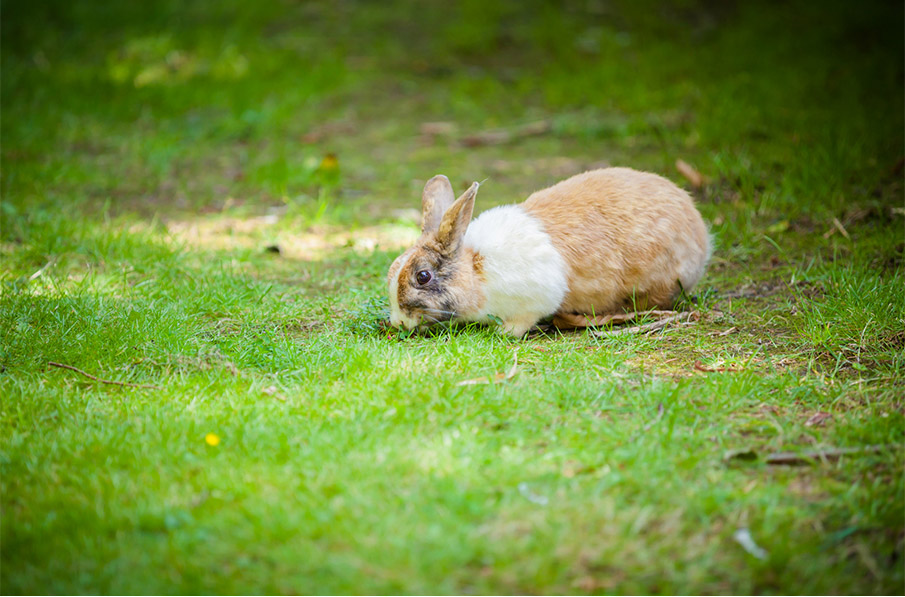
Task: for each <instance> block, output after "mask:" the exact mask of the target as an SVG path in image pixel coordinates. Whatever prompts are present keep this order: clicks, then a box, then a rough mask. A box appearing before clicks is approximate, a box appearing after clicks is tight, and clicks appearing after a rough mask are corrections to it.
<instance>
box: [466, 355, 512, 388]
mask: <svg viewBox="0 0 905 597" xmlns="http://www.w3.org/2000/svg"><path fill="white" fill-rule="evenodd" d="M512 356H513V359H512V367H510V368H509V371H507V372H506V373H495V374H494V375H489V376H487V377H476V378H474V379H466V380H463V381H460V382H459V383H457V384H456V385H457V386H478V385H492V384H497V383H503V382H504V381H509V380H510V379H512V378H513V377H515V374H516V373H518V350H516V351H515V353H514V354H513V355H512Z"/></svg>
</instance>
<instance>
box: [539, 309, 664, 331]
mask: <svg viewBox="0 0 905 597" xmlns="http://www.w3.org/2000/svg"><path fill="white" fill-rule="evenodd" d="M675 314H676V311H657V310H653V311H632V312H631V313H611V314H609V315H593V316H588V315H579V314H578V313H557V314H556V315H554V316H553V325H554V326H556V327H557V328H559V329H561V330H566V329H571V328H592V327H598V326H602V325H606V324H608V323H625V322H627V321H631V320H633V319H636V318H637V317H640V316H642V315H644V316H647V315H650V316H653V317H665V316H667V315H675Z"/></svg>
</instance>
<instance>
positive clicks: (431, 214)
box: [421, 174, 456, 234]
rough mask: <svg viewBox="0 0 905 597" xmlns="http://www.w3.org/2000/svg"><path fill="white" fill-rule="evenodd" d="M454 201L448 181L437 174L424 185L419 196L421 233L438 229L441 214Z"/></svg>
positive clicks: (454, 197) (441, 217) (454, 196)
mask: <svg viewBox="0 0 905 597" xmlns="http://www.w3.org/2000/svg"><path fill="white" fill-rule="evenodd" d="M455 200H456V195H455V194H454V193H453V188H452V185H451V184H449V179H448V178H446V177H445V176H443V175H442V174H438V175H437V176H435V177H433V178H432V179H430V180H429V181H427V184H425V185H424V192H423V193H422V194H421V233H422V234H426V233H428V232H434V231H435V230H437V229H438V228H440V221H441V220H442V219H443V213H444V212H445V211H446V210H447V209H449V207H450V206H451V205H452V204H453V202H454V201H455Z"/></svg>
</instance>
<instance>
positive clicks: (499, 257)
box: [464, 205, 569, 336]
mask: <svg viewBox="0 0 905 597" xmlns="http://www.w3.org/2000/svg"><path fill="white" fill-rule="evenodd" d="M464 245H465V246H466V247H468V248H470V249H472V250H473V251H475V252H477V253H478V254H480V256H481V257H482V258H483V268H484V279H485V286H484V296H485V303H484V305H483V308H482V310H481V313H479V314H477V316H476V317H474V319H475V320H478V321H481V320H486V319H487V316H488V315H494V316H496V317H499V318H500V319H502V320H503V327H504V328H505V329H506V330H507V331H509V332H511V333H513V334H514V335H516V336H520V335H522V334H524V333H525V332H526V331H527V330H528V329H529V328H530V327H531V326H532V325H534V324H535V323H536V322H537V320H538V319H541V318H543V317H546V316H548V315H551V314H553V313H554V312H556V310H557V309H558V308H559V306H560V305H561V304H562V301H563V299H564V298H565V296H566V293H567V292H568V290H569V285H568V272H567V269H566V268H567V266H566V262H565V260H564V259H563V257H562V255H560V254H559V251H557V250H556V248H555V247H554V246H553V242H552V240H551V238H550V235H549V234H547V233H546V232H544V229H543V225H542V224H541V223H540V222H539V221H538V220H537V219H536V218H535V217H533V216H531V215H529V214H528V213H526V212H525V210H524V209H522V207H521V206H520V205H504V206H501V207H495V208H493V209H490V210H488V211H486V212H484V213H483V214H481V215H480V216H479V217H478V218H477V219H476V220H474V221H473V222H471V224H470V225H469V226H468V230H467V232H466V233H465V239H464Z"/></svg>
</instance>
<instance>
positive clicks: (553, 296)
mask: <svg viewBox="0 0 905 597" xmlns="http://www.w3.org/2000/svg"><path fill="white" fill-rule="evenodd" d="M478 187H479V184H478V183H477V182H475V183H473V184H472V185H471V187H470V188H469V189H468V190H467V191H465V193H463V194H462V196H460V197H459V198H458V199H456V198H455V194H454V193H453V189H452V185H450V183H449V179H447V178H446V177H445V176H443V175H438V176H434V177H433V178H431V179H430V180H429V181H427V184H426V185H425V186H424V192H423V194H422V197H421V206H422V216H423V220H422V226H421V237H420V238H419V239H418V241H417V242H416V244H415V246H413V247H411V248H410V249H409V250H407V251H405V252H404V253H403V254H402V255H400V256H399V257H398V258H396V260H395V261H394V262H393V264H392V265H391V266H390V270H389V273H388V275H387V286H388V291H389V302H390V324H391V325H393V326H394V327H404V328H406V329H410V330H411V329H414V328H416V327H419V326H422V325H429V324H432V323H437V322H441V321H447V320H452V321H463V322H484V323H491V322H496V323H499V324H500V325H501V327H502V329H503V331H505V332H506V333H508V334H510V335H512V336H515V337H522V336H524V335H525V334H526V333H527V332H528V331H529V330H530V329H531V328H532V327H534V326H535V325H536V324H537V323H538V322H539V321H540V320H541V319H544V318H546V317H548V316H550V315H557V314H560V315H563V316H569V315H572V316H574V315H590V316H599V315H604V314H608V313H618V312H623V311H635V310H642V309H646V308H655V307H656V308H670V307H671V306H672V305H673V302H674V300H675V298H676V297H677V295H678V294H679V293H680V292H681V291H683V290H685V291H688V290H691V288H692V287H693V286H694V285H695V284H696V283H697V282H698V280H699V279H700V278H701V276H702V275H703V274H704V269H705V268H706V266H707V262H708V260H709V259H710V254H711V250H712V249H711V238H710V234H709V232H708V229H707V226H706V225H705V224H704V221H703V220H702V219H701V215H700V213H699V212H698V210H697V209H696V208H695V206H694V202H693V201H692V199H691V197H690V196H689V195H688V193H686V192H685V191H684V190H682V189H680V188H679V187H677V186H676V185H675V184H673V183H672V182H671V181H669V180H667V179H665V178H663V177H661V176H658V175H656V174H652V173H650V172H641V171H638V170H633V169H631V168H603V169H599V170H591V171H588V172H584V173H583V174H578V175H575V176H573V177H571V178H568V179H566V180H564V181H561V182H559V183H557V184H555V185H553V186H552V187H549V188H547V189H543V190H541V191H537V192H535V193H533V194H532V195H530V196H529V197H528V198H527V199H526V200H525V201H524V202H523V203H520V204H515V205H504V206H500V207H495V208H492V209H489V210H487V211H485V212H484V213H482V214H481V215H480V216H479V217H478V218H477V219H475V220H474V221H473V222H472V221H471V217H472V211H473V210H474V202H475V196H476V195H477V192H478Z"/></svg>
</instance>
